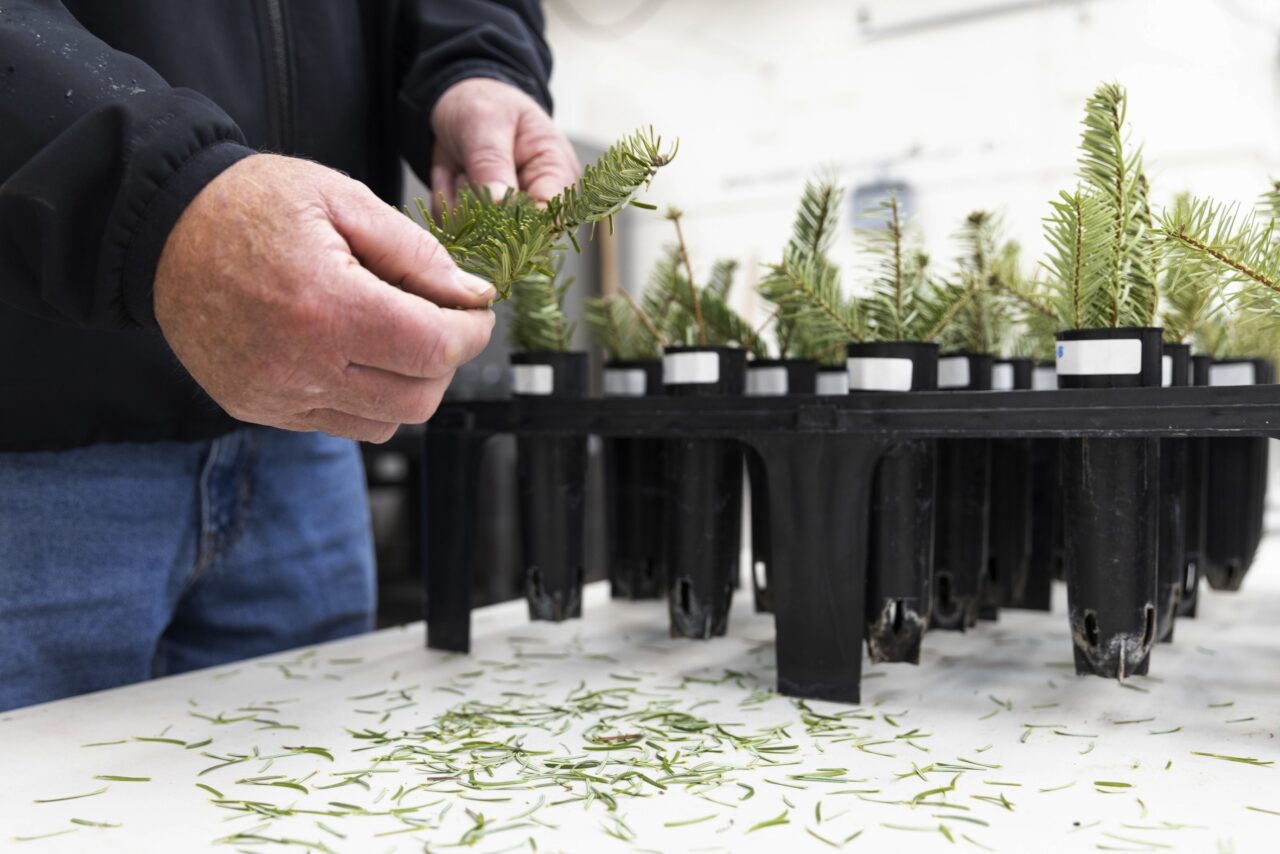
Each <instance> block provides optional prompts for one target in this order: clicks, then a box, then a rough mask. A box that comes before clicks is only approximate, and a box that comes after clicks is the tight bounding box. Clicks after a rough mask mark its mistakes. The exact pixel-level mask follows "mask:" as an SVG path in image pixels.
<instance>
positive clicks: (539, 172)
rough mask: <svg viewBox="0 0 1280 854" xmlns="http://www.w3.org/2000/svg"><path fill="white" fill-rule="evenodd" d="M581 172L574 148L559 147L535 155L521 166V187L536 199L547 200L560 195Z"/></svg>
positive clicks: (539, 200) (530, 196)
mask: <svg viewBox="0 0 1280 854" xmlns="http://www.w3.org/2000/svg"><path fill="white" fill-rule="evenodd" d="M581 174H582V167H581V166H580V165H579V164H578V157H577V155H576V154H574V153H573V149H571V148H568V147H559V148H556V149H554V150H551V151H546V152H542V153H539V154H537V155H535V156H534V157H533V159H531V160H530V161H529V162H528V163H526V164H524V165H523V166H522V167H521V168H520V189H522V190H524V191H525V193H527V194H528V195H529V198H531V199H533V200H534V201H538V202H545V201H547V200H548V199H550V198H552V197H554V196H558V195H560V193H561V192H562V191H563V190H564V188H565V187H568V186H569V185H570V184H572V183H574V182H575V181H577V180H578V177H579V175H581Z"/></svg>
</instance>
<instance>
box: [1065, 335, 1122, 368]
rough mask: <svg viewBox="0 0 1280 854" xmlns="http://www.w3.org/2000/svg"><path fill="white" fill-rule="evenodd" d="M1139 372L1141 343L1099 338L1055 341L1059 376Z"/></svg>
mask: <svg viewBox="0 0 1280 854" xmlns="http://www.w3.org/2000/svg"><path fill="white" fill-rule="evenodd" d="M1140 373H1142V341H1141V340H1140V339H1138V338H1100V339H1090V340H1076V341H1059V342H1058V374H1059V375H1061V376H1110V375H1113V374H1140Z"/></svg>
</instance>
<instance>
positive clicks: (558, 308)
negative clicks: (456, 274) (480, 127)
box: [406, 128, 678, 350]
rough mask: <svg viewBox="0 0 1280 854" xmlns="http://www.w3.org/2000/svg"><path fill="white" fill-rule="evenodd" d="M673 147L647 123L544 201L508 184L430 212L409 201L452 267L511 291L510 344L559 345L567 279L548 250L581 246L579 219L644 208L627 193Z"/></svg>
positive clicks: (566, 330) (563, 343) (502, 292)
mask: <svg viewBox="0 0 1280 854" xmlns="http://www.w3.org/2000/svg"><path fill="white" fill-rule="evenodd" d="M677 148H678V145H674V146H672V147H671V148H670V149H664V148H663V146H662V138H661V137H659V136H656V135H655V134H654V132H653V129H652V128H649V129H647V130H639V131H636V132H635V133H633V134H631V135H630V136H627V137H625V138H623V139H621V140H619V141H618V142H616V143H614V144H613V145H612V146H610V147H609V149H608V150H607V151H605V152H604V154H602V155H601V156H600V158H599V159H598V160H597V161H596V162H595V163H592V164H591V165H589V166H587V167H586V169H584V170H583V174H582V178H581V179H579V180H578V182H577V183H576V184H574V185H572V186H570V187H566V188H565V190H564V191H563V192H562V193H561V194H560V195H558V196H556V197H555V198H553V199H551V200H549V201H548V202H547V204H546V206H545V207H539V206H538V205H537V204H535V203H534V202H533V200H531V199H530V198H529V197H528V196H526V195H525V194H523V193H518V192H514V191H508V192H507V193H506V195H505V196H504V197H503V198H501V199H494V198H493V197H492V196H490V194H489V192H488V190H487V189H484V188H481V189H479V190H471V189H463V190H462V191H461V192H460V193H459V194H458V201H457V204H455V205H454V206H453V207H452V208H450V207H448V206H447V205H443V204H442V208H444V210H443V211H442V212H441V214H440V216H439V217H438V218H437V217H433V216H432V215H431V212H430V209H429V207H428V205H427V204H426V203H425V202H424V201H423V200H422V199H415V200H414V205H415V209H416V212H417V215H418V219H419V220H420V221H421V224H422V225H423V227H425V228H426V229H427V230H428V231H430V232H431V234H432V236H434V237H435V238H436V239H437V240H439V241H440V243H441V245H442V246H444V247H445V249H446V250H447V251H448V252H449V254H450V256H451V257H452V258H453V259H454V261H456V262H457V264H458V266H459V267H461V268H462V269H464V270H466V271H467V272H469V273H473V274H475V275H477V276H479V277H480V278H482V279H485V280H486V281H488V282H490V283H492V284H493V286H494V287H495V288H496V289H497V291H498V299H499V300H503V299H506V298H508V297H511V298H512V309H513V312H514V317H513V318H512V324H511V331H510V335H509V338H510V341H511V343H512V346H513V347H515V348H517V349H518V350H533V349H558V350H563V349H567V347H568V345H569V340H570V337H571V335H572V324H569V323H568V322H567V321H566V319H565V317H564V296H565V293H566V291H567V288H568V286H569V282H558V281H557V280H558V269H559V268H558V263H557V261H556V255H557V254H558V253H560V252H562V251H563V250H564V249H565V248H566V246H567V245H572V246H573V248H574V249H580V248H581V247H580V246H579V244H578V238H577V232H578V230H579V229H580V228H582V227H584V226H590V227H592V229H594V227H595V226H596V225H598V224H599V223H601V222H605V221H607V222H608V223H609V227H610V229H612V227H613V217H614V216H615V215H616V214H617V213H618V212H619V211H621V210H622V209H623V208H624V207H626V206H627V205H628V204H631V205H635V206H637V207H642V208H651V206H649V205H644V204H641V203H639V202H636V201H634V196H635V194H636V193H638V192H639V191H640V190H641V189H642V188H644V187H646V186H648V184H649V182H650V181H651V180H652V179H653V177H654V175H655V174H656V173H657V171H658V170H659V169H660V168H662V167H663V166H665V165H667V164H668V163H670V162H671V160H672V158H673V157H674V156H675V154H676V150H677ZM406 213H408V211H407V210H406Z"/></svg>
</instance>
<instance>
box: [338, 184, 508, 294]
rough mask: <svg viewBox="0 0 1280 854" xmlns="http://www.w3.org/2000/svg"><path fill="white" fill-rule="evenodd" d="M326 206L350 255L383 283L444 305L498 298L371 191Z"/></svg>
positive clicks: (439, 246) (492, 289)
mask: <svg viewBox="0 0 1280 854" xmlns="http://www.w3.org/2000/svg"><path fill="white" fill-rule="evenodd" d="M360 189H361V190H364V188H363V187H361V188H360ZM328 208H329V218H330V222H332V224H333V227H334V228H335V229H337V231H338V233H339V234H340V235H342V237H343V238H344V239H345V240H346V241H347V245H348V246H349V247H350V248H351V254H352V255H354V256H355V257H356V258H357V260H359V261H360V263H361V265H362V266H364V268H365V269H367V270H368V271H369V272H371V273H373V274H374V275H375V276H377V277H378V278H379V279H382V280H383V281H384V282H388V283H390V284H393V285H396V286H397V287H400V288H403V289H404V290H406V291H408V292H409V293H412V294H416V295H417V296H420V297H423V298H425V299H428V300H430V301H431V302H433V303H435V304H436V305H438V306H441V307H443V308H485V307H487V306H488V305H489V303H490V302H492V301H493V299H494V298H495V297H497V291H495V290H494V288H493V285H491V284H489V283H488V282H486V281H484V280H483V279H481V278H479V277H477V276H473V275H471V274H470V273H467V272H464V271H463V270H461V269H459V267H458V265H457V264H455V263H454V261H453V259H452V258H450V257H449V253H448V252H447V251H446V250H445V248H444V247H443V246H441V245H440V242H439V241H438V240H436V239H435V238H434V237H432V236H431V234H430V232H428V231H426V230H425V229H423V228H421V227H419V226H418V225H417V224H416V223H414V222H413V220H411V219H409V217H407V216H405V215H404V214H402V213H400V212H399V211H397V210H396V209H395V208H392V207H391V206H390V205H387V204H384V203H383V202H382V201H381V200H379V199H378V198H377V197H376V196H374V195H373V194H372V193H371V192H367V191H366V192H364V193H361V194H360V196H359V197H358V198H357V199H355V200H348V201H346V202H344V203H342V204H329V205H328Z"/></svg>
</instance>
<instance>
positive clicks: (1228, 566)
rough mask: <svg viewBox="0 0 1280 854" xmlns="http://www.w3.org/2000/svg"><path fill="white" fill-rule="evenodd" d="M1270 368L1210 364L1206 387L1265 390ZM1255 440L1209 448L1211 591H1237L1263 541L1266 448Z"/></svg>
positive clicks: (1235, 362) (1257, 362)
mask: <svg viewBox="0 0 1280 854" xmlns="http://www.w3.org/2000/svg"><path fill="white" fill-rule="evenodd" d="M1273 382H1275V368H1274V366H1272V364H1271V363H1270V362H1269V361H1267V360H1266V359H1229V360H1219V361H1215V362H1214V363H1213V365H1211V366H1210V368H1209V385H1215V386H1225V385H1269V384H1271V383H1273ZM1268 442H1269V440H1268V439H1266V438H1263V437H1257V436H1247V437H1246V436H1241V437H1236V436H1232V437H1227V438H1221V439H1218V438H1214V439H1210V440H1209V442H1208V456H1209V462H1208V478H1209V482H1208V487H1207V502H1208V505H1207V511H1206V512H1207V516H1206V526H1207V528H1206V533H1205V555H1204V576H1205V578H1206V579H1207V580H1208V582H1209V586H1210V587H1212V588H1213V589H1214V590H1239V589H1240V584H1241V582H1243V581H1244V577H1245V574H1246V573H1248V571H1249V567H1250V566H1251V565H1252V564H1253V558H1254V555H1255V554H1256V553H1257V551H1258V543H1259V542H1260V541H1261V540H1262V520H1263V515H1264V513H1265V511H1266V503H1267V447H1268Z"/></svg>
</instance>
